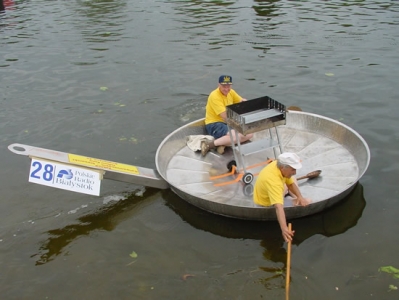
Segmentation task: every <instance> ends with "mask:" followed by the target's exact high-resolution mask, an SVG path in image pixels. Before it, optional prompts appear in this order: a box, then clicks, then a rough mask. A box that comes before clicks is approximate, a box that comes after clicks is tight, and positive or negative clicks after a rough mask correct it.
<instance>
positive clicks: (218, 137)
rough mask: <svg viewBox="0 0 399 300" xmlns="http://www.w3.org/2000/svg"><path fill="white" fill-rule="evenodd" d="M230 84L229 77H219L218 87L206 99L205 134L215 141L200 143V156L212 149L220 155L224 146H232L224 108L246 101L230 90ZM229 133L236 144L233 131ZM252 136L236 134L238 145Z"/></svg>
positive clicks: (230, 79)
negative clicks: (215, 149) (238, 140)
mask: <svg viewBox="0 0 399 300" xmlns="http://www.w3.org/2000/svg"><path fill="white" fill-rule="evenodd" d="M232 84H233V78H232V77H231V76H229V75H222V76H220V77H219V85H218V87H217V88H216V89H215V90H214V91H212V92H211V93H210V95H209V97H208V102H207V104H206V114H205V128H206V131H207V133H208V134H209V135H211V136H213V137H214V138H215V140H214V141H210V142H209V141H202V142H201V154H202V156H205V155H206V154H207V153H208V152H209V150H210V149H213V148H217V151H218V153H220V154H222V153H223V152H224V147H225V146H231V145H232V142H231V139H230V134H229V131H228V128H227V124H226V118H227V113H226V106H227V105H230V104H235V103H239V102H241V101H245V100H246V99H244V98H242V97H241V96H240V95H238V94H237V93H236V91H234V90H233V89H232V88H231V86H232ZM231 132H232V135H233V139H234V144H236V143H237V141H236V140H235V139H236V133H235V131H234V130H231ZM252 136H253V135H252V134H247V135H242V134H241V133H238V138H239V139H240V143H244V142H246V141H248V140H249V139H251V138H252Z"/></svg>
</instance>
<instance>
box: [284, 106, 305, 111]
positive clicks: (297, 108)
mask: <svg viewBox="0 0 399 300" xmlns="http://www.w3.org/2000/svg"><path fill="white" fill-rule="evenodd" d="M287 110H295V111H302V108H300V107H299V106H295V105H291V106H288V107H287Z"/></svg>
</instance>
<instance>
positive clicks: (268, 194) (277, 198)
mask: <svg viewBox="0 0 399 300" xmlns="http://www.w3.org/2000/svg"><path fill="white" fill-rule="evenodd" d="M300 168H302V164H301V160H300V158H299V156H298V155H297V154H295V153H290V152H285V153H282V154H280V155H279V156H278V158H277V160H275V161H273V162H271V163H270V164H268V165H267V166H266V167H264V168H263V169H262V171H261V172H260V173H259V176H258V179H257V180H256V183H255V187H254V202H255V203H256V204H257V205H260V206H271V205H273V206H274V207H275V209H276V215H277V220H278V222H279V224H280V228H281V232H282V234H283V238H284V240H285V241H286V242H289V241H291V240H292V237H293V236H294V231H290V230H288V226H287V221H286V218H285V212H284V196H285V195H287V192H289V193H290V195H292V197H293V198H294V200H293V202H294V205H301V206H306V205H308V204H309V203H310V202H311V201H310V199H306V198H304V197H303V196H302V194H301V192H300V191H299V187H298V184H297V181H296V179H295V178H294V177H292V176H293V175H295V174H296V170H298V169H300Z"/></svg>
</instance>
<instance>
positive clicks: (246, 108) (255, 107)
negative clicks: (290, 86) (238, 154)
mask: <svg viewBox="0 0 399 300" xmlns="http://www.w3.org/2000/svg"><path fill="white" fill-rule="evenodd" d="M226 113H227V120H226V122H227V125H229V126H230V127H231V128H233V129H235V130H237V131H238V132H239V133H241V134H244V135H246V134H249V133H254V132H257V131H260V130H264V129H268V128H272V127H275V126H278V125H284V124H285V122H286V120H285V114H286V108H285V105H284V104H281V103H280V102H277V101H276V100H273V99H272V98H270V97H268V96H264V97H260V98H255V99H251V100H248V101H243V102H240V103H237V104H231V105H228V106H227V107H226Z"/></svg>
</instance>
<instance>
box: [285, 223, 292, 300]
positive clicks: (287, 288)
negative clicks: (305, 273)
mask: <svg viewBox="0 0 399 300" xmlns="http://www.w3.org/2000/svg"><path fill="white" fill-rule="evenodd" d="M288 230H289V231H291V223H289V224H288ZM290 270H291V241H289V242H288V245H287V274H286V277H285V299H286V300H289V299H290V276H291V275H290V273H291V271H290Z"/></svg>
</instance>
